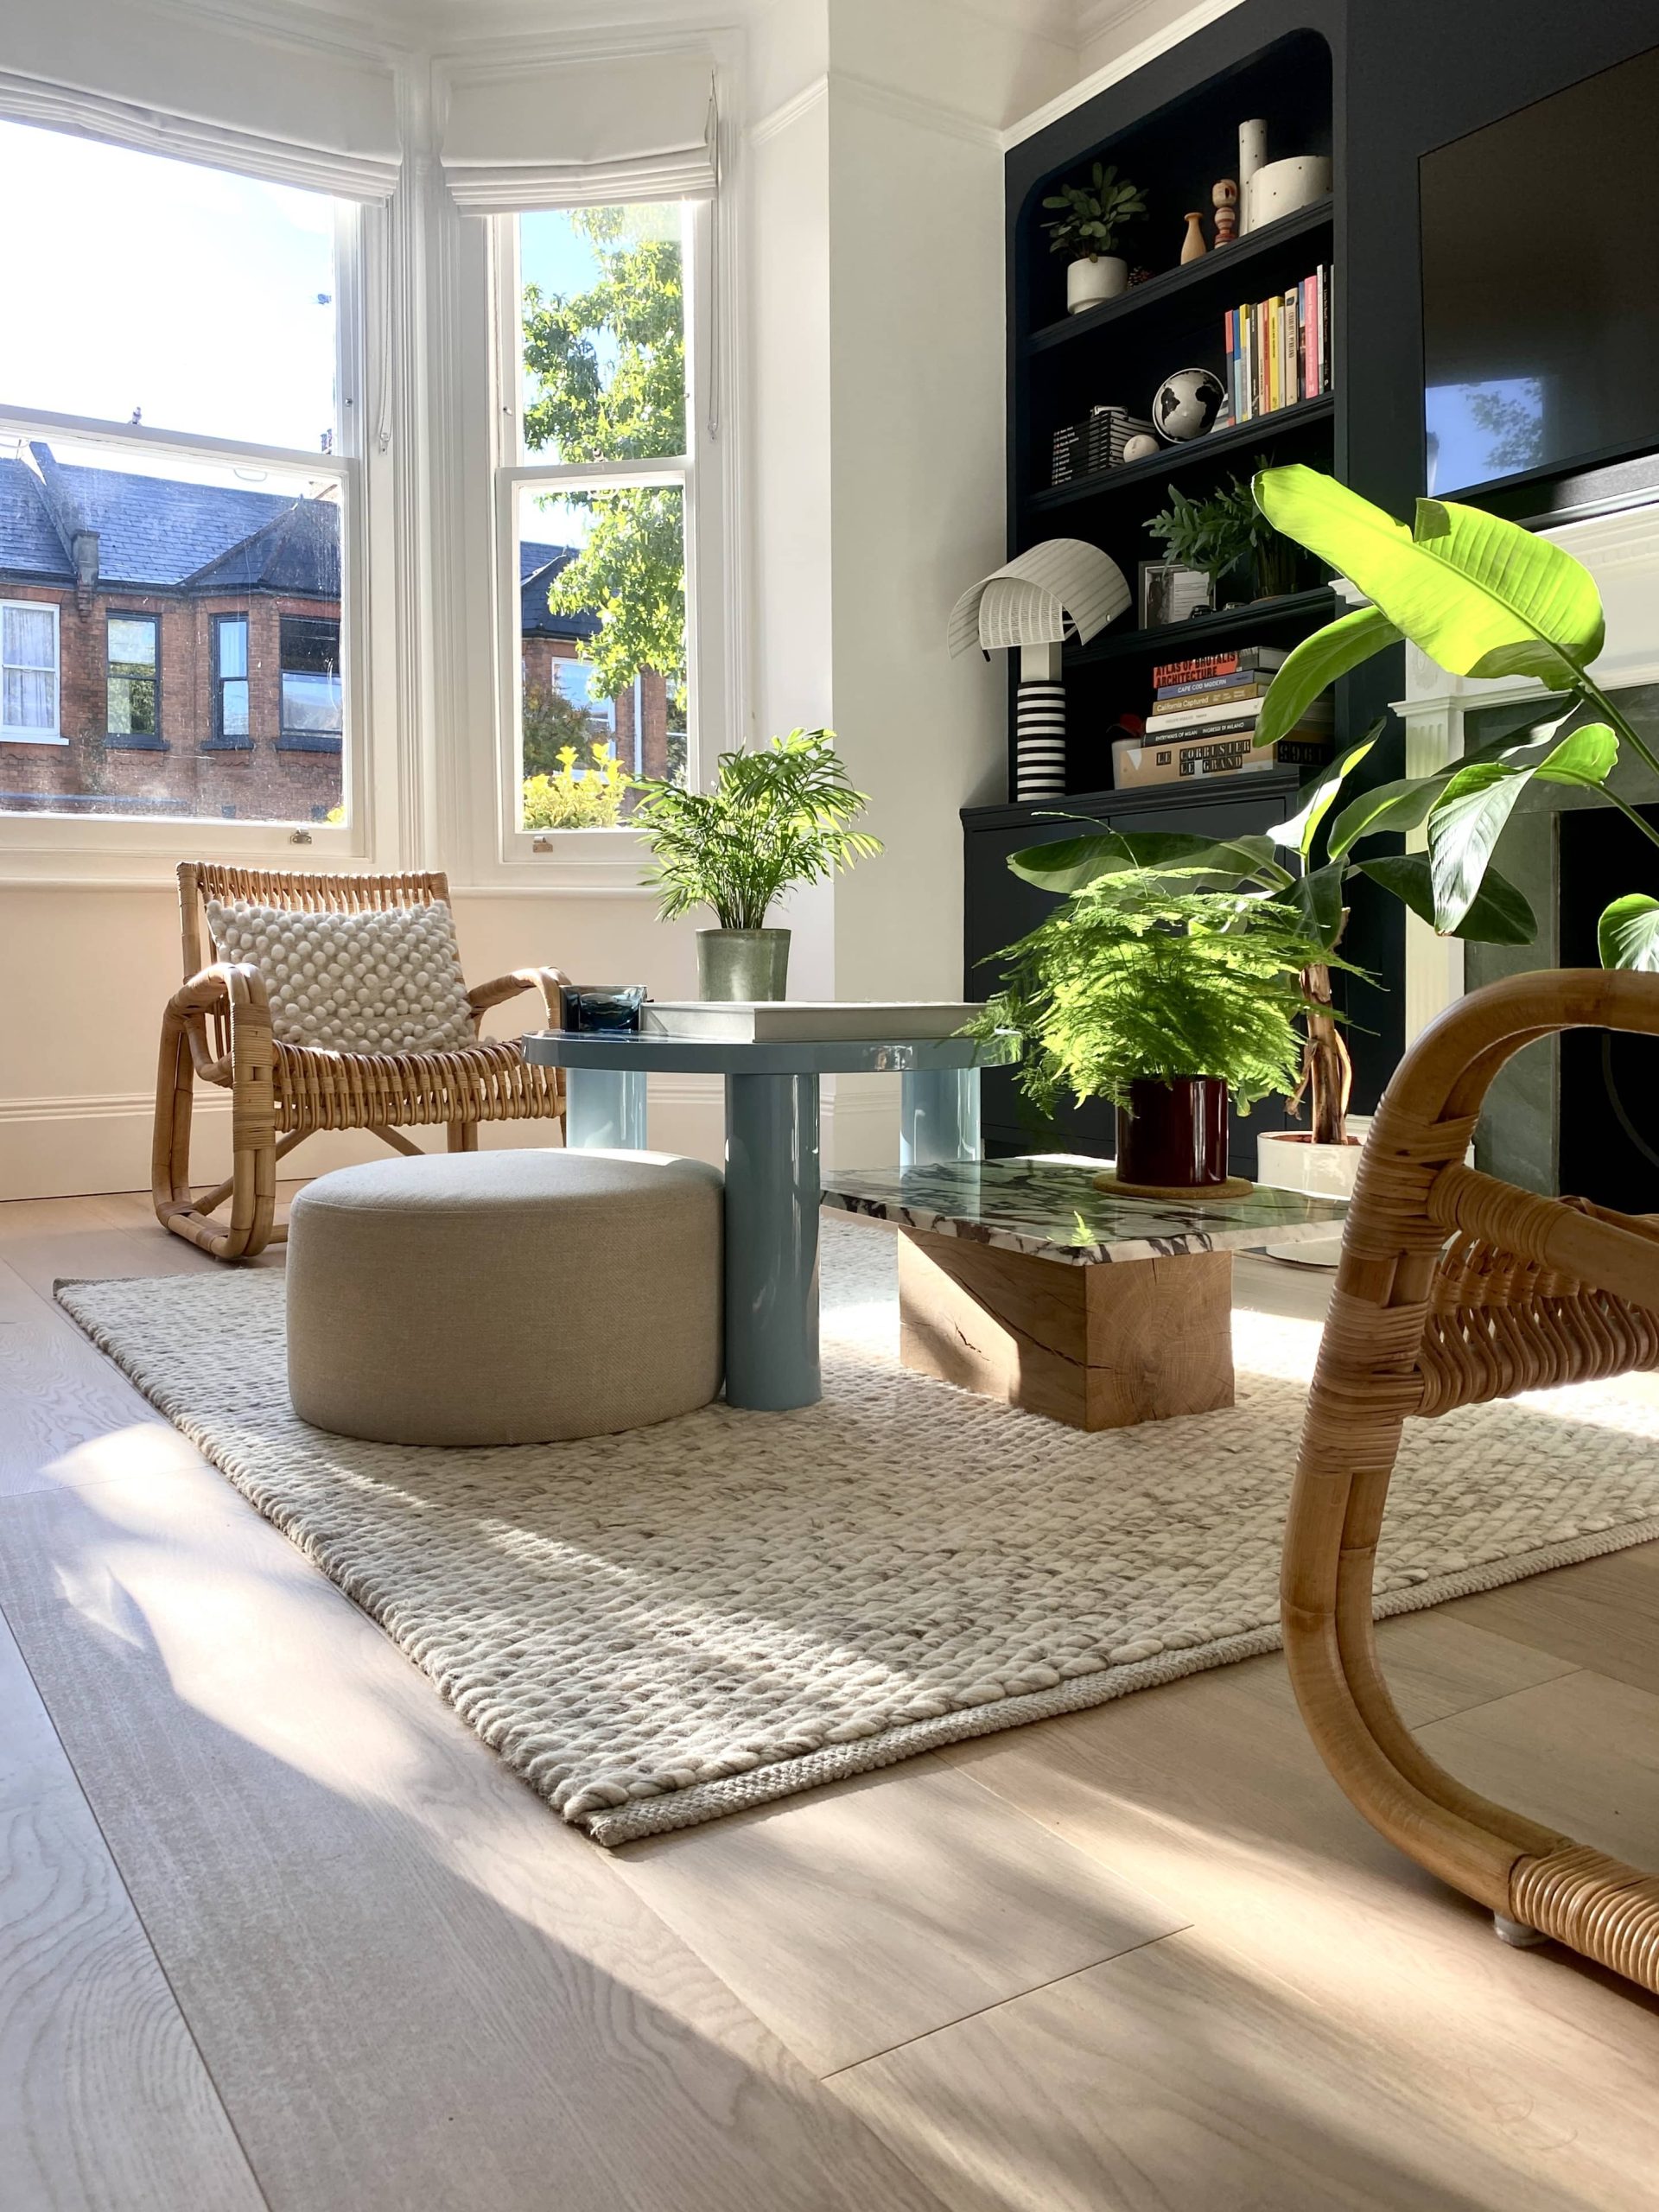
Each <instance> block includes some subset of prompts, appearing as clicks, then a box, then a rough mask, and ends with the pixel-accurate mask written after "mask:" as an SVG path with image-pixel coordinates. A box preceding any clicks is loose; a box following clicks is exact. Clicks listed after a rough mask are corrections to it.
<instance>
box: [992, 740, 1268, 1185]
mask: <svg viewBox="0 0 1659 2212" xmlns="http://www.w3.org/2000/svg"><path fill="white" fill-rule="evenodd" d="M1265 780H1266V779H1265V778H1264V779H1263V781H1265ZM1273 782H1274V790H1273V791H1226V792H1217V791H1210V792H1208V793H1206V794H1205V796H1204V797H1203V798H1199V797H1198V795H1197V794H1196V793H1194V794H1193V795H1192V797H1191V798H1173V799H1172V800H1170V801H1169V802H1168V803H1166V804H1159V805H1157V806H1156V807H1155V808H1154V807H1151V806H1148V805H1147V804H1145V802H1144V800H1142V799H1141V798H1140V795H1139V794H1137V803H1133V804H1130V805H1128V806H1124V807H1122V809H1121V810H1116V809H1114V808H1113V806H1112V804H1111V798H1112V795H1111V794H1110V793H1109V792H1107V793H1105V794H1103V796H1102V797H1100V798H1090V799H1084V800H1077V799H1068V800H1061V801H1058V802H1057V804H1060V805H1063V806H1065V807H1067V808H1068V809H1069V810H1070V811H1071V816H1072V817H1073V818H1072V819H1071V820H1067V821H1053V820H1048V821H1032V820H1030V819H1028V818H1027V819H1020V818H1019V817H1015V816H1014V810H1013V809H1012V808H1009V807H982V808H969V809H967V810H965V811H964V814H963V835H964V840H965V850H964V853H963V878H964V888H965V891H966V894H967V895H966V942H965V945H964V951H965V955H966V974H965V976H964V979H963V996H964V997H966V998H970V999H984V998H988V997H989V996H990V995H991V993H992V992H993V991H994V990H995V988H996V986H997V982H998V967H997V962H996V957H995V956H996V955H997V954H998V953H999V952H1001V950H1003V949H1004V947H1006V946H1007V945H1010V944H1013V943H1014V940H1015V938H1021V937H1024V936H1025V935H1026V933H1027V931H1029V930H1033V929H1035V928H1036V926H1037V925H1038V923H1039V922H1040V921H1041V920H1042V918H1043V917H1044V915H1045V914H1046V913H1047V912H1050V911H1051V909H1052V907H1053V906H1054V905H1055V903H1056V901H1055V899H1054V898H1053V896H1052V893H1048V892H1046V891H1039V889H1038V888H1037V887H1036V885H1035V884H1033V883H1027V881H1026V880H1024V878H1023V877H1021V876H1017V875H1015V874H1013V873H1012V872H1011V871H1010V869H1009V868H1008V864H1007V863H1008V858H1009V855H1011V854H1013V853H1017V852H1020V851H1022V850H1023V849H1025V848H1026V847H1027V845H1037V844H1050V843H1052V842H1055V841H1057V840H1058V839H1059V838H1062V837H1076V836H1082V835H1084V834H1086V827H1087V825H1086V823H1080V822H1079V821H1078V820H1077V819H1076V817H1078V816H1086V817H1088V818H1089V821H1090V822H1097V823H1099V824H1100V826H1101V827H1102V828H1103V829H1114V828H1116V829H1127V830H1134V829H1157V830H1169V831H1175V832H1180V833H1185V834H1189V835H1192V836H1205V837H1239V836H1251V835H1255V836H1259V835H1260V834H1261V833H1262V831H1263V830H1266V829H1271V828H1272V826H1273V824H1274V823H1275V822H1282V821H1283V820H1284V818H1285V817H1286V816H1287V814H1288V813H1290V812H1291V810H1292V809H1293V807H1294V802H1295V796H1296V793H1295V784H1294V779H1288V778H1287V779H1281V778H1279V777H1277V776H1275V777H1274V779H1273ZM983 1119H984V1133H985V1149H986V1152H987V1154H988V1155H989V1156H990V1157H992V1158H993V1159H995V1158H999V1157H1001V1158H1006V1157H1007V1155H1008V1154H1011V1153H1019V1152H1031V1151H1037V1150H1040V1151H1045V1152H1047V1151H1052V1150H1054V1149H1055V1148H1056V1147H1057V1146H1058V1148H1060V1149H1062V1150H1065V1151H1068V1152H1079V1153H1086V1154H1091V1155H1094V1156H1096V1157H1099V1158H1102V1159H1107V1160H1109V1159H1110V1158H1111V1157H1112V1155H1113V1154H1114V1153H1115V1152H1116V1149H1117V1138H1116V1126H1115V1122H1114V1118H1113V1115H1112V1109H1110V1107H1109V1106H1108V1105H1106V1104H1105V1103H1104V1102H1103V1100H1101V1099H1098V1098H1091V1099H1090V1100H1089V1101H1088V1102H1087V1103H1086V1104H1084V1105H1082V1106H1069V1107H1065V1108H1062V1109H1061V1110H1060V1112H1059V1113H1058V1116H1056V1120H1055V1122H1054V1124H1053V1126H1052V1128H1048V1127H1045V1126H1043V1125H1041V1124H1039V1122H1037V1121H1036V1120H1035V1119H1034V1117H1033V1113H1032V1109H1031V1108H1030V1107H1029V1106H1028V1105H1027V1103H1026V1101H1025V1099H1024V1098H1023V1097H1022V1096H1021V1095H1020V1091H1019V1090H1018V1089H1017V1087H1016V1085H1015V1083H1014V1076H1013V1074H1012V1073H1011V1072H1010V1071H1008V1070H1007V1069H1005V1068H988V1069H987V1070H986V1072H985V1077H984V1105H983ZM1284 1127H1285V1109H1284V1102H1283V1100H1282V1099H1278V1098H1270V1099H1267V1100H1265V1101H1264V1102H1263V1103H1262V1104H1261V1105H1260V1106H1257V1107H1255V1109H1253V1110H1252V1111H1251V1112H1250V1113H1249V1114H1245V1115H1235V1116H1234V1117H1233V1166H1234V1173H1236V1174H1243V1175H1253V1174H1254V1173H1255V1139H1256V1137H1257V1136H1258V1135H1259V1134H1260V1133H1261V1132H1262V1130H1264V1129H1278V1128H1284Z"/></svg>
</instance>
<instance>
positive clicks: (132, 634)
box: [110, 614, 156, 676]
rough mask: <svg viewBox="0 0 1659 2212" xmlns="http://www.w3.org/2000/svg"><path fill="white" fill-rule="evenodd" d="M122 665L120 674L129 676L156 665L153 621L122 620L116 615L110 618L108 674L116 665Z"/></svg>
mask: <svg viewBox="0 0 1659 2212" xmlns="http://www.w3.org/2000/svg"><path fill="white" fill-rule="evenodd" d="M118 662H119V663H120V664H122V673H123V674H124V675H127V676H130V675H134V674H136V673H137V671H139V670H141V669H145V668H154V667H155V665H156V624H155V622H154V621H153V620H138V619H133V620H122V619H121V617H120V616H118V615H113V614H112V615H111V617H110V673H111V675H113V674H114V673H115V671H116V664H117V663H118Z"/></svg>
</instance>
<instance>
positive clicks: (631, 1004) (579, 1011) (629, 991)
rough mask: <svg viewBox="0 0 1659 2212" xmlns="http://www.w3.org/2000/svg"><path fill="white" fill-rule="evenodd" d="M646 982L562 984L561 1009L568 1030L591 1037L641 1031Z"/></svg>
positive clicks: (617, 1035)
mask: <svg viewBox="0 0 1659 2212" xmlns="http://www.w3.org/2000/svg"><path fill="white" fill-rule="evenodd" d="M644 1004H645V985H644V984H643V983H605V984H598V983H562V984H561V985H560V986H559V1012H560V1017H561V1019H562V1020H563V1024H564V1027H565V1028H566V1029H567V1030H575V1031H577V1032H579V1033H583V1034H585V1035H587V1036H589V1037H632V1036H635V1035H637V1034H638V1033H639V1009H640V1007H642V1006H643V1005H644Z"/></svg>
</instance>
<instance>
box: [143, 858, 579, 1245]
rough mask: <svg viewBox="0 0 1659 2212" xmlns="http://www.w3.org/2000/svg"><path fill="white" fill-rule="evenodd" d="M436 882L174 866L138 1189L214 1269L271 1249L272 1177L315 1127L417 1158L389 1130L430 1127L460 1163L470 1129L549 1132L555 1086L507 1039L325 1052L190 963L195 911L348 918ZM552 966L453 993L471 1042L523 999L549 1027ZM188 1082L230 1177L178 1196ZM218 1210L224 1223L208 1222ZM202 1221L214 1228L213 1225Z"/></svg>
mask: <svg viewBox="0 0 1659 2212" xmlns="http://www.w3.org/2000/svg"><path fill="white" fill-rule="evenodd" d="M448 895H449V887H448V880H447V879H446V878H445V877H444V876H442V875H441V874H423V875H290V874H282V873H277V872H273V871H270V870H266V869H263V868H225V867H219V866H216V865H215V864H213V862H211V861H184V862H182V863H181V866H180V868H179V914H180V921H181V931H182V946H183V955H184V982H183V984H182V986H181V988H180V989H178V990H177V991H175V993H174V995H173V996H172V998H171V999H170V1000H169V1001H168V1006H167V1010H166V1013H165V1014H163V1016H162V1050H161V1065H160V1068H159V1071H158V1072H157V1076H156V1137H155V1144H154V1147H153V1151H152V1154H151V1179H152V1183H153V1187H154V1195H155V1200H156V1216H157V1217H158V1218H159V1219H160V1220H161V1221H162V1223H164V1224H165V1225H166V1226H167V1227H168V1229H170V1230H173V1231H174V1232H175V1234H176V1235H178V1236H185V1237H188V1239H189V1240H190V1242H191V1243H193V1244H199V1245H200V1247H201V1249H202V1250H203V1251H204V1252H210V1253H212V1254H213V1257H214V1258H215V1259H219V1260H238V1259H251V1258H253V1257H254V1255H256V1254H257V1253H259V1252H262V1251H263V1250H264V1248H265V1247H266V1245H267V1244H271V1243H280V1242H281V1241H282V1240H283V1238H284V1237H285V1236H286V1235H287V1233H288V1232H287V1231H286V1230H284V1229H280V1228H278V1227H277V1226H276V1224H275V1220H274V1214H275V1208H276V1198H277V1162H278V1160H283V1159H284V1158H286V1156H287V1155H288V1154H289V1153H290V1152H292V1151H293V1150H294V1149H295V1147H296V1146H297V1145H300V1144H302V1143H303V1142H304V1141H305V1140H306V1138H307V1137H308V1136H313V1135H315V1134H316V1133H317V1132H318V1131H319V1130H321V1129H366V1130H368V1131H370V1132H371V1133H372V1135H375V1136H377V1137H378V1138H379V1139H380V1140H381V1141H382V1142H383V1143H385V1144H386V1145H388V1146H389V1147H391V1149H392V1150H393V1151H394V1152H401V1153H415V1152H418V1151H419V1150H420V1147H419V1146H417V1145H416V1144H415V1143H413V1142H412V1141H410V1139H409V1138H408V1137H406V1136H404V1135H403V1134H402V1131H403V1130H404V1129H405V1128H423V1127H433V1126H441V1127H442V1128H444V1130H445V1131H446V1132H447V1135H448V1148H449V1150H450V1151H451V1152H471V1151H473V1150H474V1149H475V1148H476V1147H477V1144H478V1131H479V1127H480V1123H481V1122H558V1123H559V1124H560V1125H561V1128H563V1122H564V1085H563V1076H562V1075H561V1074H560V1072H559V1071H558V1070H556V1069H554V1068H537V1067H531V1066H530V1065H528V1064H527V1063H526V1061H525V1059H524V1047H523V1046H522V1044H521V1043H520V1042H518V1040H517V1039H484V1038H480V1039H479V1041H478V1043H477V1044H476V1045H474V1046H466V1047H464V1048H462V1049H461V1050H459V1051H451V1052H404V1053H380V1052H320V1051H317V1050H315V1049H313V1048H312V1047H310V1046H297V1045H285V1044H281V1043H279V1042H277V1039H275V1038H274V1037H273V1036H272V1034H271V1026H270V1005H269V1002H268V1001H267V999H266V995H265V987H264V982H262V981H261V979H260V976H259V973H258V970H257V969H255V968H252V967H250V966H248V965H247V964H246V963H238V962H232V961H211V960H210V961H209V962H208V963H206V964H204V963H203V959H202V952H203V949H204V945H207V950H209V951H210V952H211V950H212V949H213V948H212V947H211V945H208V944H207V938H206V920H207V918H206V914H205V912H204V907H205V905H206V902H207V900H208V899H249V900H252V901H256V902H257V903H258V904H260V905H263V906H284V907H289V908H292V909H294V910H296V911H297V912H305V913H323V912H334V913H340V912H346V913H360V912H369V911H371V910H380V911H385V910H386V909H389V908H394V907H400V906H429V905H430V904H431V903H432V902H433V901H434V900H435V899H448ZM563 980H564V978H563V976H561V974H560V972H559V970H558V969H556V968H520V969H515V970H514V971H513V973H512V975H509V976H496V977H495V979H494V980H493V982H488V983H480V984H479V985H478V986H477V988H475V989H474V990H470V991H468V993H467V998H468V1000H469V1001H470V1002H471V1005H472V1009H473V1022H474V1029H476V1028H477V1027H478V1025H479V1023H480V1021H481V1020H482V1019H483V1016H484V1015H485V1014H486V1012H487V1011H488V1010H489V1008H490V1007H493V1006H499V1005H500V1004H501V1003H502V1001H504V1000H506V999H511V998H514V997H516V996H517V995H518V994H519V993H520V992H523V991H536V992H539V994H540V995H541V996H540V1006H539V1007H538V1011H539V1012H544V1014H545V1016H546V1019H547V1020H548V1021H549V1022H550V1024H551V1025H552V1026H554V1027H557V1025H558V1021H559V1018H560V1016H559V997H558V990H559V985H560V984H561V982H563ZM198 1077H200V1080H201V1081H202V1082H204V1083H208V1084H213V1085H215V1086H216V1087H217V1088H218V1089H219V1090H228V1091H229V1092H230V1094H231V1150H232V1171H231V1174H230V1177H229V1179H227V1180H226V1181H225V1182H223V1183H219V1184H217V1185H214V1186H213V1188H212V1189H211V1190H202V1191H194V1192H193V1190H192V1187H191V1183H190V1137H191V1124H192V1121H193V1118H194V1103H195V1085H196V1082H197V1079H198ZM226 1205H228V1206H229V1212H228V1214H225V1213H223V1211H222V1210H223V1209H224V1208H225V1207H226ZM215 1217H218V1218H215Z"/></svg>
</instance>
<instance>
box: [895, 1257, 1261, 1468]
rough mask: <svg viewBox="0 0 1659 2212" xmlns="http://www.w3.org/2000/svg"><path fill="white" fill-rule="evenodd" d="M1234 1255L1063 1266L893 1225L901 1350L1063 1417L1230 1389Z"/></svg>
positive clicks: (1105, 1413)
mask: <svg viewBox="0 0 1659 2212" xmlns="http://www.w3.org/2000/svg"><path fill="white" fill-rule="evenodd" d="M1232 1290H1233V1255H1232V1254H1231V1253H1230V1252H1190V1253H1184V1254H1181V1255H1179V1256H1171V1257H1168V1258H1158V1259H1151V1260H1118V1261H1113V1262H1106V1263H1103V1264H1102V1265H1099V1266H1096V1267H1071V1266H1068V1265H1067V1264H1066V1263H1065V1262H1063V1261H1058V1260H1042V1259H1036V1258H1033V1257H1032V1256H1031V1255H1029V1254H1027V1253H1025V1252H1008V1251H1004V1250H1003V1249H1001V1248H1000V1247H998V1246H996V1245H991V1244H977V1243H972V1242H970V1241H969V1240H968V1239H966V1238H962V1237H956V1236H933V1235H931V1233H929V1232H928V1231H926V1230H915V1229H906V1230H900V1232H899V1331H900V1357H902V1359H903V1361H904V1363H905V1365H906V1367H910V1368H914V1369H915V1370H917V1372H918V1374H922V1375H935V1376H939V1377H940V1378H941V1379H942V1380H943V1381H944V1382H946V1383H956V1384H957V1388H958V1389H963V1390H975V1391H977V1392H978V1393H979V1394H980V1395H981V1396H982V1397H988V1398H1002V1399H1005V1400H1006V1401H1007V1403H1008V1404H1009V1405H1011V1406H1018V1407H1019V1408H1020V1409H1021V1411H1022V1412H1025V1413H1028V1414H1045V1415H1046V1417H1047V1418H1048V1419H1049V1420H1050V1421H1065V1423H1066V1424H1067V1425H1068V1426H1069V1427H1072V1428H1128V1427H1130V1426H1131V1425H1132V1424H1133V1423H1135V1422H1136V1421H1168V1420H1170V1419H1172V1418H1173V1416H1174V1415H1176V1414H1207V1413H1214V1412H1216V1411H1217V1408H1221V1407H1224V1406H1230V1405H1231V1404H1232V1402H1233V1325H1232V1322H1233V1317H1232Z"/></svg>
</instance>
